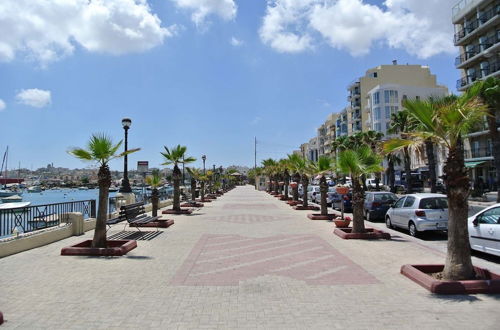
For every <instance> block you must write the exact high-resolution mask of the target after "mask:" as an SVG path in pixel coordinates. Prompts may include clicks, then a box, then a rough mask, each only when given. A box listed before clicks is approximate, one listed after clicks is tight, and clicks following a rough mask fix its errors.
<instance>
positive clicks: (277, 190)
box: [274, 175, 280, 195]
mask: <svg viewBox="0 0 500 330" xmlns="http://www.w3.org/2000/svg"><path fill="white" fill-rule="evenodd" d="M274 192H275V193H276V195H278V194H279V193H280V182H279V177H278V176H277V175H276V176H275V177H274Z"/></svg>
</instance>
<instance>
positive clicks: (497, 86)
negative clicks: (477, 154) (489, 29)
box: [476, 77, 500, 203]
mask: <svg viewBox="0 0 500 330" xmlns="http://www.w3.org/2000/svg"><path fill="white" fill-rule="evenodd" d="M476 84H478V85H479V86H480V87H479V88H480V91H479V96H480V97H481V99H482V100H483V103H484V104H485V105H487V107H488V116H487V122H488V130H489V136H490V139H491V144H492V153H493V162H494V165H495V170H496V180H497V203H500V184H498V182H499V180H500V132H499V131H498V122H499V121H500V79H499V78H496V77H490V78H488V79H486V80H484V81H479V82H476Z"/></svg>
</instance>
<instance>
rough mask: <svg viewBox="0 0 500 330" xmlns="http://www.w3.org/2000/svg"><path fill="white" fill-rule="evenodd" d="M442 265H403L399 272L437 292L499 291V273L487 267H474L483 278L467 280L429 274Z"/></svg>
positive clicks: (438, 269) (439, 268) (440, 268)
mask: <svg viewBox="0 0 500 330" xmlns="http://www.w3.org/2000/svg"><path fill="white" fill-rule="evenodd" d="M443 269H444V265H403V266H402V267H401V274H403V275H404V276H406V277H408V278H409V279H411V280H412V281H414V282H416V283H418V284H420V285H421V286H423V287H424V288H426V289H427V290H429V291H430V292H432V293H437V294H474V293H500V275H499V274H496V273H493V272H490V271H489V270H487V269H484V268H480V267H474V270H475V271H476V274H477V275H479V276H480V277H481V278H483V279H478V280H467V281H443V280H438V279H435V278H434V277H432V276H431V275H430V274H432V273H439V272H442V271H443Z"/></svg>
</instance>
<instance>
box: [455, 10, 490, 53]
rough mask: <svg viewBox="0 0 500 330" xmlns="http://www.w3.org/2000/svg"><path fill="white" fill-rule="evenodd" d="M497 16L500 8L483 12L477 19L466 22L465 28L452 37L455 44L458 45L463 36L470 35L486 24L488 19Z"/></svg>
mask: <svg viewBox="0 0 500 330" xmlns="http://www.w3.org/2000/svg"><path fill="white" fill-rule="evenodd" d="M499 14H500V6H495V7H493V8H491V9H489V10H487V11H486V12H484V13H483V14H482V15H481V16H480V17H479V18H476V19H473V20H472V21H469V22H467V24H465V26H464V27H463V28H462V29H460V30H459V31H458V32H457V33H455V37H454V41H455V44H458V43H459V42H460V40H461V39H463V38H465V36H467V35H469V34H471V33H472V32H474V31H475V30H476V29H477V28H478V27H480V26H482V25H483V24H485V23H487V22H488V21H489V20H490V19H492V18H493V17H495V16H497V15H499Z"/></svg>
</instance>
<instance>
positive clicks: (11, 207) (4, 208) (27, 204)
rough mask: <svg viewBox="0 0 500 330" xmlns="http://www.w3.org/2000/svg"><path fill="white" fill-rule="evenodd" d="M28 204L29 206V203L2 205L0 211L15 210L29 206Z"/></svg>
mask: <svg viewBox="0 0 500 330" xmlns="http://www.w3.org/2000/svg"><path fill="white" fill-rule="evenodd" d="M30 204H31V202H17V203H3V204H0V210H10V209H17V208H20V207H26V206H29V205H30Z"/></svg>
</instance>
